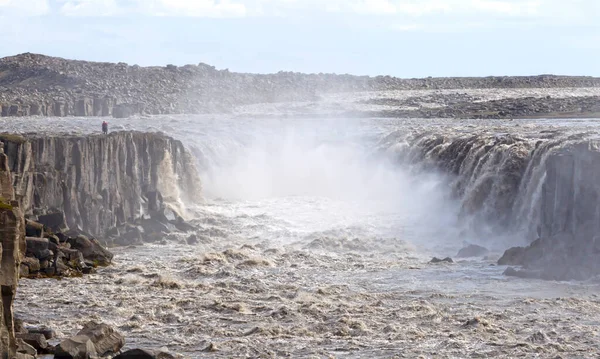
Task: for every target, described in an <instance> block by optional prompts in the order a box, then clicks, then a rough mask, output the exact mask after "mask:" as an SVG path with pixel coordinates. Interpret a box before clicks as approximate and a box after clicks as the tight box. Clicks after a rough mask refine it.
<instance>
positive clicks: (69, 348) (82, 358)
mask: <svg viewBox="0 0 600 359" xmlns="http://www.w3.org/2000/svg"><path fill="white" fill-rule="evenodd" d="M95 357H97V353H96V347H95V346H94V343H93V342H92V340H91V339H90V338H89V337H88V336H85V335H77V336H74V337H72V338H69V339H65V340H63V341H62V342H60V344H58V345H57V346H56V349H55V351H54V359H91V358H95Z"/></svg>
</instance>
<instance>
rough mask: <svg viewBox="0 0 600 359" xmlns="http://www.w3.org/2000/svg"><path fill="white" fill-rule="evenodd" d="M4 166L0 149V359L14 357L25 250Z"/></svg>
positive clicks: (22, 227)
mask: <svg viewBox="0 0 600 359" xmlns="http://www.w3.org/2000/svg"><path fill="white" fill-rule="evenodd" d="M0 143H1V142H0ZM8 163H9V158H8V157H7V156H6V155H5V154H4V151H3V146H0V244H1V246H0V253H1V260H0V291H1V294H2V301H0V355H1V356H2V357H3V358H12V357H13V356H14V355H15V354H16V349H17V343H16V340H15V331H14V324H13V311H12V306H13V300H14V297H15V294H16V290H17V282H18V279H19V271H18V270H19V266H20V262H21V256H22V255H23V252H24V250H25V248H24V245H25V220H24V218H23V215H22V213H21V211H20V209H19V203H18V202H17V201H16V200H15V194H14V191H13V187H12V179H11V173H10V171H9V165H8Z"/></svg>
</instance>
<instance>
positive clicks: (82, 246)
mask: <svg viewBox="0 0 600 359" xmlns="http://www.w3.org/2000/svg"><path fill="white" fill-rule="evenodd" d="M67 242H68V243H69V244H70V245H71V248H72V249H76V250H78V251H80V252H81V254H83V258H84V259H85V260H87V261H92V262H94V263H97V264H98V265H109V264H110V262H111V261H112V258H113V254H112V253H111V252H109V251H108V250H106V249H105V248H103V247H102V246H101V245H100V243H98V241H97V240H95V239H89V238H87V237H86V236H77V237H75V238H69V240H68V241H67Z"/></svg>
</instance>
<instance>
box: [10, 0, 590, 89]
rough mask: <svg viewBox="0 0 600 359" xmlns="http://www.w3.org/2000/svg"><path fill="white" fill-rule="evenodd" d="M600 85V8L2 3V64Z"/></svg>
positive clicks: (146, 0)
mask: <svg viewBox="0 0 600 359" xmlns="http://www.w3.org/2000/svg"><path fill="white" fill-rule="evenodd" d="M22 52H37V53H43V54H48V55H53V56H61V57H67V58H74V59H83V60H93V61H111V62H119V61H122V62H127V63H130V64H139V65H144V66H145V65H165V64H169V63H172V64H177V65H183V64H186V63H198V62H205V63H209V64H211V65H215V66H216V67H217V68H220V69H222V68H229V69H230V70H232V71H241V72H262V73H264V72H277V71H279V70H287V71H300V72H336V73H352V74H357V75H380V74H382V75H394V76H400V77H423V76H486V75H529V74H546V73H553V74H565V75H592V76H600V62H599V60H600V0H221V1H219V0H0V57H3V56H9V55H14V54H17V53H22Z"/></svg>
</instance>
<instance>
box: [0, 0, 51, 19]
mask: <svg viewBox="0 0 600 359" xmlns="http://www.w3.org/2000/svg"><path fill="white" fill-rule="evenodd" d="M48 11H50V4H49V3H48V0H27V1H24V0H0V15H4V14H8V13H10V15H11V16H15V15H16V16H38V15H44V14H46V13H48Z"/></svg>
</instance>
